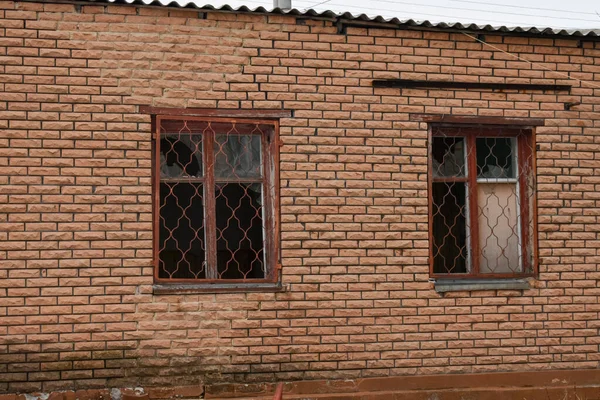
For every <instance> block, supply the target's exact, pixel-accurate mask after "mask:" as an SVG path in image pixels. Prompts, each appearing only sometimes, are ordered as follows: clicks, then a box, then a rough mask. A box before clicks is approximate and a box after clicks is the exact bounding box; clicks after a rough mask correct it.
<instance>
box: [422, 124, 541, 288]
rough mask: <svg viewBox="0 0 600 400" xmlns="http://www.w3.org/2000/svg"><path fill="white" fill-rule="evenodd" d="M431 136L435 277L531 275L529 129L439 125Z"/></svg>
mask: <svg viewBox="0 0 600 400" xmlns="http://www.w3.org/2000/svg"><path fill="white" fill-rule="evenodd" d="M431 133H432V134H431V141H430V165H429V167H430V179H429V185H430V186H429V189H430V190H429V192H430V219H429V220H430V243H431V244H430V261H431V262H430V273H431V275H432V276H433V277H451V278H474V277H478V278H501V277H515V276H530V275H533V274H534V273H535V269H536V263H535V258H534V254H535V240H534V237H535V235H534V229H535V224H534V207H535V202H534V196H535V192H534V171H533V154H534V149H533V145H532V133H531V130H530V129H515V128H506V127H457V126H443V125H434V126H432V131H431Z"/></svg>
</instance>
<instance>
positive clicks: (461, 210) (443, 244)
mask: <svg viewBox="0 0 600 400" xmlns="http://www.w3.org/2000/svg"><path fill="white" fill-rule="evenodd" d="M465 190H466V184H465V183H464V182H450V183H448V182H434V183H433V190H432V196H433V210H432V211H433V271H434V273H437V274H448V273H465V272H467V271H468V269H469V268H468V264H469V261H468V255H467V249H468V240H469V238H468V233H467V232H469V230H468V226H467V224H468V219H467V215H468V212H467V206H466V198H465V194H466V193H465Z"/></svg>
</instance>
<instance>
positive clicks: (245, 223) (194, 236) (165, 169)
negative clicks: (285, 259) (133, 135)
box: [156, 119, 274, 281]
mask: <svg viewBox="0 0 600 400" xmlns="http://www.w3.org/2000/svg"><path fill="white" fill-rule="evenodd" d="M157 125H158V130H159V140H158V145H157V158H158V160H157V165H159V174H158V186H159V191H158V192H159V193H158V197H159V198H158V207H157V208H158V213H157V214H158V224H157V225H158V231H159V232H158V244H157V250H156V251H157V277H158V278H159V279H168V280H203V281H207V280H215V281H219V280H228V281H231V280H240V281H246V280H251V279H253V280H265V279H269V278H272V276H273V271H272V269H269V268H268V267H267V266H268V265H269V263H270V262H271V261H272V260H270V259H269V258H270V257H273V254H272V252H270V250H272V249H273V243H272V239H273V236H274V223H273V219H274V218H273V213H272V197H273V193H274V192H273V185H272V184H269V182H271V174H272V173H273V171H272V168H271V165H272V163H270V162H268V161H269V157H270V153H271V150H270V149H271V141H272V137H273V133H274V127H273V125H269V124H264V123H248V122H239V121H203V120H194V119H189V120H188V119H186V120H175V119H159V120H158V121H157Z"/></svg>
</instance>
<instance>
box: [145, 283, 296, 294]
mask: <svg viewBox="0 0 600 400" xmlns="http://www.w3.org/2000/svg"><path fill="white" fill-rule="evenodd" d="M286 291H287V287H286V286H285V285H282V284H281V283H242V284H239V283H238V284H232V283H203V284H181V283H179V284H177V283H170V284H169V283H165V284H154V285H152V294H194V293H203V294H204V293H246V292H286Z"/></svg>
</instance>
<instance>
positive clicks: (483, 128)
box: [427, 123, 538, 279]
mask: <svg viewBox="0 0 600 400" xmlns="http://www.w3.org/2000/svg"><path fill="white" fill-rule="evenodd" d="M438 129H439V130H442V129H443V135H436V134H435V133H434V130H438ZM534 135H535V131H534V128H533V127H532V126H519V125H518V124H515V125H511V126H493V125H474V124H456V123H451V124H447V123H433V124H430V125H429V140H428V152H427V156H428V171H429V172H428V174H427V175H428V210H429V223H428V225H429V274H430V276H431V277H432V278H438V279H501V278H507V279H510V278H524V277H530V276H536V275H537V273H538V263H537V206H536V205H537V199H536V195H535V193H536V191H535V188H533V189H531V193H528V190H527V189H528V188H527V187H526V186H527V184H526V178H527V175H525V174H517V176H518V178H517V185H518V187H519V190H520V193H521V195H520V197H519V198H518V202H519V207H520V210H521V218H520V221H519V223H520V229H521V238H520V239H521V243H520V245H521V246H522V251H523V254H522V255H521V263H522V272H514V273H480V272H479V269H480V268H479V258H478V257H477V256H476V255H478V254H479V252H480V248H479V224H478V222H477V221H478V218H479V216H478V206H477V204H478V203H477V200H478V196H477V190H474V189H473V188H476V187H477V185H478V182H477V173H476V172H475V173H473V171H477V158H476V157H477V156H476V151H475V150H473V151H470V152H467V153H466V155H465V157H466V159H467V165H466V167H467V171H468V172H467V175H466V177H434V176H433V159H432V158H433V157H432V147H433V138H434V137H440V136H441V137H464V138H465V145H466V146H467V148H471V149H476V139H477V138H478V137H480V138H481V137H515V138H516V137H518V140H517V168H518V170H519V171H527V172H528V173H529V174H531V176H530V178H531V179H534V183H533V186H534V187H535V176H536V173H535V147H534ZM528 160H529V161H530V165H528ZM434 182H464V183H466V184H467V185H468V192H467V196H466V199H465V202H466V203H468V204H469V207H468V210H469V211H468V213H469V219H470V221H471V222H470V224H469V228H468V229H469V230H470V235H471V252H470V254H469V257H470V259H471V263H472V264H471V265H472V269H471V271H470V272H468V273H436V272H434V253H433V251H434V242H433V241H434V236H433V230H434V227H433V208H434V205H433V183H434ZM524 193H528V195H523V194H524ZM529 201H531V205H530V204H528V203H529ZM529 221H531V223H529ZM530 229H531V230H532V234H531V235H530V234H529V230H530ZM530 241H531V242H530ZM526 252H531V255H530V256H529V255H528V254H527V253H526ZM529 260H531V262H530V263H528V261H529Z"/></svg>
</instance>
